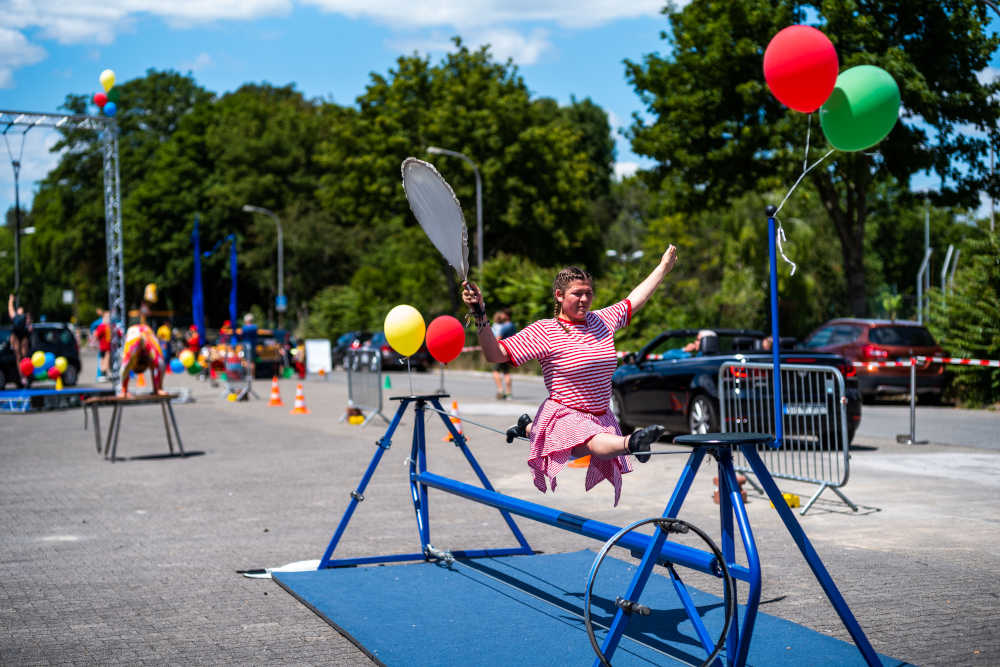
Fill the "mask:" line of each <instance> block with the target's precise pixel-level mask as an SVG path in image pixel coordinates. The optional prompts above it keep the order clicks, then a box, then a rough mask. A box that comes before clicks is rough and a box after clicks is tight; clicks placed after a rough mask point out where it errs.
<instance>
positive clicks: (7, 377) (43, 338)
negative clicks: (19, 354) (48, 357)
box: [0, 322, 80, 389]
mask: <svg viewBox="0 0 1000 667" xmlns="http://www.w3.org/2000/svg"><path fill="white" fill-rule="evenodd" d="M30 349H31V352H32V353H34V352H37V351H38V350H41V351H42V352H51V353H52V354H53V355H55V356H57V357H66V362H67V363H66V371H65V372H64V373H63V384H64V385H66V386H67V387H72V386H73V385H75V384H76V383H77V380H78V379H79V377H80V347H79V345H78V344H77V342H76V336H75V335H74V334H73V329H72V328H71V327H70V325H68V324H65V323H63V322H35V323H33V324H32V325H31V344H30ZM19 374H20V371H19V370H18V368H17V363H16V361H15V357H14V350H13V348H11V346H10V327H9V326H8V327H2V328H0V389H3V387H4V386H6V385H7V383H13V384H15V385H16V384H17V378H18V375H19Z"/></svg>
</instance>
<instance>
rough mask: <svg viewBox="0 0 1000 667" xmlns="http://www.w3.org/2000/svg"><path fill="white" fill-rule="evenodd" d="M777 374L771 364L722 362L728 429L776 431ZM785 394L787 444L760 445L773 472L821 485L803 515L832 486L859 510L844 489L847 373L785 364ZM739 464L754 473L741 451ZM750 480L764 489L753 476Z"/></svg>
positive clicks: (847, 446)
mask: <svg viewBox="0 0 1000 667" xmlns="http://www.w3.org/2000/svg"><path fill="white" fill-rule="evenodd" d="M773 376H774V370H773V366H772V365H771V364H751V363H741V362H738V361H733V362H726V363H725V364H723V365H722V367H721V368H720V369H719V407H720V424H721V428H722V430H723V432H727V433H753V432H756V433H770V434H772V435H774V434H775V432H776V431H775V428H774V399H773V396H774V388H773V382H774V379H773ZM781 394H782V402H783V404H784V415H783V418H782V427H783V432H784V440H783V442H782V446H781V447H780V448H777V449H775V448H771V447H764V448H762V449H761V450H760V455H761V458H762V459H764V462H765V463H766V465H767V467H768V469H769V470H770V471H771V475H772V476H774V477H777V478H782V479H789V480H794V481H797V482H807V483H810V484H818V485H819V489H818V490H817V491H816V493H814V494H813V496H812V498H810V499H809V502H807V503H806V504H805V506H804V507H803V508H802V511H801V512H800V513H801V514H803V515H804V514H805V513H806V512H807V511H809V508H810V507H812V505H813V503H815V502H816V500H817V499H818V498H819V496H820V495H821V494H822V493H823V492H824V491H825V490H826V489H831V490H833V492H834V493H836V494H837V495H838V496H839V497H840V499H841V500H843V501H844V502H845V503H846V504H847V505H848V506H849V507H850V508H851V509H853V510H854V511H855V512H856V511H857V510H858V507H857V505H855V504H854V503H853V502H851V500H850V499H849V498H848V497H847V496H845V495H844V493H843V492H842V491H841V490H840V489H841V488H842V487H843V486H844V485H846V484H847V479H848V474H849V472H850V443H849V442H848V437H847V396H846V394H845V392H844V377H843V375H841V373H840V371H839V370H837V369H836V368H832V367H829V366H805V365H801V366H800V365H795V366H787V367H782V369H781ZM735 466H736V469H737V470H738V471H740V472H743V473H747V472H752V470H751V468H750V464H749V463H748V462H747V461H746V460H745V459H744V458H743V457H742V456H737V457H736V460H735ZM750 483H751V484H752V485H753V486H754V488H755V489H757V491H758V492H759V491H761V488H760V487H759V486H757V484H756V483H754V482H753V481H752V480H751V481H750Z"/></svg>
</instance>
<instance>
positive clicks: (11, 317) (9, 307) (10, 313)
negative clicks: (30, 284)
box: [7, 294, 17, 320]
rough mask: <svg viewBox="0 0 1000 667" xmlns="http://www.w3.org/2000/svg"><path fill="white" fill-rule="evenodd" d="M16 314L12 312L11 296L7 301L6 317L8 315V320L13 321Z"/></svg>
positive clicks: (12, 297)
mask: <svg viewBox="0 0 1000 667" xmlns="http://www.w3.org/2000/svg"><path fill="white" fill-rule="evenodd" d="M16 314H17V313H16V311H15V310H14V295H13V294H11V295H10V298H9V299H7V315H9V316H10V319H12V320H13V319H14V315H16Z"/></svg>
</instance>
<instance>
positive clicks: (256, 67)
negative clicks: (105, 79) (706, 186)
mask: <svg viewBox="0 0 1000 667" xmlns="http://www.w3.org/2000/svg"><path fill="white" fill-rule="evenodd" d="M663 4H664V2H663V0H633V1H632V2H630V3H622V2H612V1H611V0H576V1H574V2H567V1H566V0H501V1H497V0H463V2H450V3H449V2H441V1H440V0H410V1H409V2H399V1H398V0H366V1H365V2H361V1H359V0H145V1H142V0H140V1H136V0H102V1H100V2H99V1H97V0H74V1H73V2H72V3H66V2H65V0H0V8H2V10H3V16H4V18H5V26H4V27H0V109H2V110H9V111H43V112H59V105H60V104H61V103H62V102H63V100H64V99H65V96H66V95H67V94H68V93H87V94H90V95H92V94H93V93H95V92H98V91H100V90H101V86H100V83H99V81H98V76H99V75H100V73H101V71H102V70H104V69H108V68H110V69H112V70H114V72H115V74H116V76H117V79H118V81H119V82H122V81H127V80H130V79H133V78H136V77H139V76H142V75H143V74H144V73H145V72H146V70H147V69H149V68H154V69H159V70H165V69H173V70H177V71H180V72H183V73H187V72H189V71H190V72H191V73H192V74H193V75H194V77H195V79H196V80H197V82H198V83H199V84H200V85H202V86H204V87H205V88H207V89H209V90H211V91H213V92H216V93H225V92H228V91H232V90H235V89H236V88H238V87H239V86H240V85H242V84H243V83H247V82H263V81H266V82H269V83H272V84H276V85H285V84H288V83H294V84H295V86H296V88H297V89H298V90H300V91H302V92H303V93H304V94H305V95H307V96H309V97H322V98H325V99H332V100H333V101H335V102H337V103H339V104H351V103H353V101H354V99H355V98H356V97H357V96H358V95H359V94H361V93H362V92H363V90H364V87H365V85H366V83H367V82H368V80H369V75H370V73H371V72H378V73H385V72H387V70H388V69H389V68H390V67H392V65H393V63H394V61H395V59H396V58H397V57H398V56H399V55H401V54H412V53H413V52H415V51H416V52H419V53H421V54H430V55H431V57H432V58H433V59H434V60H437V59H438V58H440V57H441V56H442V55H443V54H444V53H446V52H447V51H449V50H451V47H452V45H451V43H450V39H451V37H452V36H455V35H460V36H461V37H462V38H463V40H464V41H465V42H466V43H467V44H469V45H470V46H473V47H475V46H477V45H479V44H484V43H489V44H490V45H491V47H492V51H493V53H494V56H495V57H496V58H497V59H501V60H503V59H506V58H508V57H510V58H512V59H513V60H514V62H515V63H517V64H518V66H519V68H520V71H521V74H522V75H523V77H524V79H525V82H526V83H527V85H528V86H529V88H530V89H531V90H532V93H533V94H535V95H539V96H546V97H553V98H555V99H557V100H559V101H560V102H561V103H565V102H568V101H569V99H570V96H571V95H575V96H576V97H577V98H579V99H582V98H586V97H589V98H591V99H592V100H594V101H595V102H596V103H597V104H599V105H600V106H602V107H603V108H604V109H605V110H606V111H608V112H609V114H610V116H611V121H612V127H613V128H614V129H615V130H616V136H617V147H618V161H619V165H618V168H619V171H621V172H623V173H628V172H629V171H631V170H634V169H635V167H636V166H637V165H648V164H650V163H649V162H648V161H646V160H644V159H642V158H639V157H638V156H636V155H634V154H633V153H632V152H631V150H630V149H629V146H628V142H627V141H626V140H625V139H624V138H622V137H621V135H620V132H618V131H617V130H618V129H619V128H622V127H625V126H627V125H628V124H629V123H630V118H631V114H632V113H634V112H641V111H642V108H641V104H640V102H639V99H638V97H637V95H636V94H635V91H634V90H633V89H632V88H631V87H630V86H629V85H628V84H627V83H626V81H625V75H624V65H623V61H624V60H625V59H631V60H641V59H642V57H643V55H644V54H647V53H650V52H654V51H655V52H662V49H663V46H664V42H663V41H662V40H661V39H660V37H659V33H660V31H661V30H663V29H665V28H666V27H667V26H666V21H665V19H664V18H663V17H662V16H661V14H660V9H661V8H662V6H663ZM137 6H141V7H142V8H143V10H142V11H136V10H135V9H134V8H135V7H137ZM994 25H996V24H994ZM994 67H1000V58H998V60H996V61H995V62H994ZM993 74H995V70H994V71H992V72H989V73H987V75H990V76H992V75H993ZM94 110H95V111H96V108H94ZM57 138H58V136H57V134H56V133H55V132H54V131H50V130H32V131H31V132H29V133H28V134H27V136H26V137H25V141H24V147H23V158H22V165H23V166H22V169H21V179H20V180H21V187H20V192H21V201H22V205H23V204H25V203H28V202H30V200H31V197H32V194H33V191H34V190H35V188H36V187H37V181H38V179H39V178H41V177H42V176H44V174H45V173H46V172H47V171H48V170H49V169H51V167H52V166H53V165H54V164H55V163H56V161H57V160H58V158H57V156H54V155H51V154H49V153H48V148H49V147H50V146H51V145H52V144H53V143H54V142H55V141H56V140H57ZM8 142H9V145H10V148H11V150H13V151H14V153H15V156H16V155H17V153H18V152H19V151H20V150H21V136H20V135H19V134H17V133H16V130H13V131H12V132H11V133H10V134H8ZM0 151H2V152H3V158H4V160H3V164H0V210H2V211H6V210H7V209H8V208H9V207H10V206H12V205H13V203H14V178H13V171H12V169H11V167H10V158H9V155H8V154H7V152H6V151H7V149H6V146H4V147H2V148H0ZM95 177H97V178H99V177H100V175H99V174H95ZM919 186H920V184H919V183H914V187H919Z"/></svg>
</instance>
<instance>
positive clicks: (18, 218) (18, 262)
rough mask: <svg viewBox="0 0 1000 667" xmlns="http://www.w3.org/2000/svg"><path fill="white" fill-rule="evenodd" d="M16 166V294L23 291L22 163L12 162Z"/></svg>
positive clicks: (18, 161)
mask: <svg viewBox="0 0 1000 667" xmlns="http://www.w3.org/2000/svg"><path fill="white" fill-rule="evenodd" d="M10 163H11V164H12V165H13V166H14V294H17V293H18V291H19V290H20V289H21V185H20V175H21V161H20V160H11V161H10Z"/></svg>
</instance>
